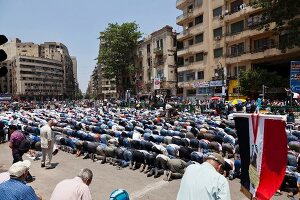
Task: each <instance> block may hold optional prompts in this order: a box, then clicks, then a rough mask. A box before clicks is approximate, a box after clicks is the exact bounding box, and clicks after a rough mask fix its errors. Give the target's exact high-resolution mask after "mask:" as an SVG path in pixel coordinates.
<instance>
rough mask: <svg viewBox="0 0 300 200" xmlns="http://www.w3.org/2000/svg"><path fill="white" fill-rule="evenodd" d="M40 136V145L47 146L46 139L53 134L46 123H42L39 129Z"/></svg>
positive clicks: (50, 137) (51, 137) (48, 139)
mask: <svg viewBox="0 0 300 200" xmlns="http://www.w3.org/2000/svg"><path fill="white" fill-rule="evenodd" d="M40 136H41V147H42V148H48V141H51V140H52V139H53V137H54V136H53V134H52V130H51V128H50V126H49V125H48V124H46V125H44V126H43V127H42V128H41V131H40Z"/></svg>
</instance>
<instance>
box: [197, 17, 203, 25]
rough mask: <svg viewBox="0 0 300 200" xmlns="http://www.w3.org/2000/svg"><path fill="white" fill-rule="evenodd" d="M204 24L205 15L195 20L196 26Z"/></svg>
mask: <svg viewBox="0 0 300 200" xmlns="http://www.w3.org/2000/svg"><path fill="white" fill-rule="evenodd" d="M201 23H203V15H200V16H198V17H196V18H195V25H197V24H201Z"/></svg>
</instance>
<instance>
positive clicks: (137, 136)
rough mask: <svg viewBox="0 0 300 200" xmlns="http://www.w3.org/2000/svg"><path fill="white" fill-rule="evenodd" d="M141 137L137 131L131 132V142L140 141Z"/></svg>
mask: <svg viewBox="0 0 300 200" xmlns="http://www.w3.org/2000/svg"><path fill="white" fill-rule="evenodd" d="M141 137H142V134H141V133H140V132H138V131H135V130H134V131H133V134H132V139H133V140H141Z"/></svg>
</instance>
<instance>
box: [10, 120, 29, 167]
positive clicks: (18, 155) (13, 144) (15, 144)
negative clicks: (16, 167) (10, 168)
mask: <svg viewBox="0 0 300 200" xmlns="http://www.w3.org/2000/svg"><path fill="white" fill-rule="evenodd" d="M9 129H10V131H11V132H12V133H11V136H10V139H9V147H10V148H11V150H12V156H13V159H14V160H13V163H16V162H18V161H23V159H22V156H23V154H24V152H21V151H20V150H19V145H20V144H21V142H22V141H23V140H24V139H25V136H24V134H23V133H21V132H20V131H18V129H17V126H16V125H11V126H9Z"/></svg>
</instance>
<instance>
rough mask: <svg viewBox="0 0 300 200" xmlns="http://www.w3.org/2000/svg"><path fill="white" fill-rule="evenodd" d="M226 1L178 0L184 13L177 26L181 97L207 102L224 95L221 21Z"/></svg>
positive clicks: (177, 21)
mask: <svg viewBox="0 0 300 200" xmlns="http://www.w3.org/2000/svg"><path fill="white" fill-rule="evenodd" d="M223 6H224V0H213V1H203V0H177V2H176V8H177V9H179V10H181V11H182V12H183V13H182V14H181V15H180V16H178V17H177V18H176V23H177V24H178V25H180V26H182V28H183V30H182V32H180V33H179V34H178V35H177V43H178V45H177V57H178V59H177V67H178V68H177V72H178V87H179V88H181V90H179V91H180V93H179V94H178V95H179V96H180V95H181V96H183V97H188V98H197V99H207V98H209V97H210V96H213V95H219V96H221V95H225V91H224V88H225V81H224V70H222V69H223V67H225V63H224V57H223V51H224V38H223V37H222V36H223V29H224V21H222V20H220V16H221V15H222V10H223Z"/></svg>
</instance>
